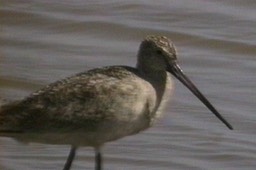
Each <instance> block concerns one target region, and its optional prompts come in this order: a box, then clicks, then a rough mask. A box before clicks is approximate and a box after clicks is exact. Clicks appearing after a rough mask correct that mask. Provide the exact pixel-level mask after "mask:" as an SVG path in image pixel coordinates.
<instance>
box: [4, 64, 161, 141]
mask: <svg viewBox="0 0 256 170" xmlns="http://www.w3.org/2000/svg"><path fill="white" fill-rule="evenodd" d="M156 101H157V95H156V91H155V89H154V87H153V85H152V84H151V83H150V82H148V81H146V80H145V79H143V78H142V77H141V76H140V75H139V73H138V72H137V69H135V68H131V67H124V66H112V67H104V68H100V69H94V70H90V71H88V72H84V73H79V74H77V75H74V76H71V77H68V78H66V79H63V80H61V81H57V82H55V83H53V84H50V85H48V86H46V87H44V88H43V89H41V90H39V91H37V92H35V93H33V94H32V95H30V96H29V97H27V98H25V99H23V100H21V101H17V102H13V103H10V104H7V105H4V106H3V107H2V108H1V109H0V134H1V133H5V134H10V133H11V132H24V133H45V132H47V133H51V132H52V133H69V132H71V131H72V132H74V131H76V132H83V133H86V132H88V133H90V134H93V133H94V132H97V133H98V134H99V132H102V133H108V136H106V138H109V139H104V140H114V139H116V138H119V137H120V136H126V135H129V134H134V133H137V132H138V131H140V130H143V129H145V128H147V127H148V126H149V125H150V121H151V119H152V115H151V114H152V112H155V111H156V107H157V102H156ZM136 126H137V127H136ZM111 131H112V132H113V134H112V135H109V133H110V132H111ZM112 138H113V139H112Z"/></svg>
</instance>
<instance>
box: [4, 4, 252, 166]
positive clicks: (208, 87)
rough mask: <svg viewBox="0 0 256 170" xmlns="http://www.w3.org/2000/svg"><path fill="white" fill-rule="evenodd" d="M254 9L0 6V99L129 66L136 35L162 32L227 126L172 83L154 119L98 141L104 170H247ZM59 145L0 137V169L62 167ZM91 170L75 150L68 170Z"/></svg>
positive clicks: (86, 153) (64, 150) (86, 156)
mask: <svg viewBox="0 0 256 170" xmlns="http://www.w3.org/2000/svg"><path fill="white" fill-rule="evenodd" d="M255 9H256V1H254V0H232V1H220V0H215V1H213V0H212V1H210V0H194V1H190V0H173V1H170V0H162V1H160V0H159V1H153V0H149V1H117V0H110V1H104V0H100V1H92V0H86V1H85V0H72V1H70V0H62V1H58V0H3V1H1V3H0V97H1V98H5V99H7V100H16V99H22V98H23V97H25V96H27V95H29V94H30V93H31V92H33V91H35V90H37V89H39V88H41V87H43V86H44V85H46V84H48V83H51V82H54V81H56V80H58V79H61V78H64V77H66V76H70V75H72V74H75V73H77V72H80V71H84V70H88V69H92V68H95V67H101V66H106V65H120V64H121V65H129V66H134V65H135V63H136V53H137V50H138V46H139V44H140V41H141V40H142V39H143V38H144V37H145V36H146V35H148V34H161V35H166V36H167V37H169V38H170V39H172V41H173V42H174V43H175V44H176V46H177V49H178V52H179V55H178V57H179V60H180V65H181V67H182V68H183V70H184V72H186V74H187V75H188V76H189V77H190V78H191V79H192V81H194V83H195V84H197V86H198V88H199V89H200V90H201V91H202V92H203V93H204V94H205V95H206V96H207V98H208V99H209V100H210V101H211V102H212V103H213V105H214V106H215V107H216V108H217V109H218V110H219V111H220V112H221V113H222V114H223V115H224V117H226V118H227V120H229V122H230V123H231V124H232V125H233V126H234V128H235V130H234V131H230V130H228V129H227V128H226V127H225V126H224V125H223V124H221V123H220V122H219V121H218V120H217V119H216V118H215V117H214V116H213V115H212V114H211V113H210V111H208V110H207V109H206V108H205V107H204V106H203V105H202V104H201V102H199V101H198V99H196V98H195V97H194V96H193V95H192V94H191V93H190V92H189V91H188V90H187V89H186V88H185V87H184V86H182V85H181V84H180V83H179V82H178V81H175V85H176V89H175V94H174V95H173V98H172V100H171V101H170V103H169V104H168V107H167V109H166V114H165V116H164V118H163V119H161V120H160V121H159V122H158V123H157V124H156V125H155V126H154V127H152V128H150V129H148V130H147V131H144V132H142V133H140V134H138V135H135V136H130V137H126V138H123V139H121V140H118V141H115V142H112V143H109V144H107V145H106V147H105V148H104V167H105V169H106V170H114V169H115V170H120V169H121V170H131V169H133V170H149V169H150V170H164V169H166V170H169V169H172V170H201V169H202V170H213V169H214V170H255V169H256V113H255V110H256V103H255V102H256V89H255V87H256V74H255V73H256V60H255V56H256V29H255V28H256V10H255ZM69 149H70V148H69V146H56V145H45V144H36V143H30V144H21V143H18V142H16V141H15V140H13V139H11V138H3V137H1V138H0V169H1V170H17V169H22V170H23V169H24V170H37V169H40V170H43V169H47V170H50V169H51V170H56V169H62V167H63V165H64V162H65V160H66V158H67V155H68V152H69ZM93 167H94V152H93V150H92V148H80V149H79V151H78V155H77V159H76V160H75V162H74V164H73V168H72V170H82V169H86V170H87V169H93Z"/></svg>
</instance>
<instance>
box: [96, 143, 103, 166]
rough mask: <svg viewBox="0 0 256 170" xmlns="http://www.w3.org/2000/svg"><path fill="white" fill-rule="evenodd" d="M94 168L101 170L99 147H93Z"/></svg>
mask: <svg viewBox="0 0 256 170" xmlns="http://www.w3.org/2000/svg"><path fill="white" fill-rule="evenodd" d="M95 170H102V155H101V151H100V147H97V148H95Z"/></svg>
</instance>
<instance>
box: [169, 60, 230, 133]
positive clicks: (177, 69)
mask: <svg viewBox="0 0 256 170" xmlns="http://www.w3.org/2000/svg"><path fill="white" fill-rule="evenodd" d="M167 71H169V72H170V73H172V74H173V75H174V76H175V77H176V78H177V79H178V80H180V81H181V82H182V83H183V84H184V85H185V86H186V87H187V88H188V89H189V90H190V91H191V92H192V93H193V94H194V95H196V97H197V98H198V99H199V100H201V102H203V103H204V105H205V106H206V107H207V108H208V109H209V110H211V111H212V113H213V114H214V115H215V116H216V117H217V118H219V120H220V121H222V122H223V123H224V124H225V125H226V126H227V127H228V128H229V129H230V130H233V127H232V126H231V125H230V124H229V123H228V122H227V121H226V119H224V118H223V117H222V116H221V114H220V113H219V112H218V111H217V110H216V109H215V108H214V107H213V105H212V104H211V103H210V102H209V101H208V100H207V99H206V98H205V97H204V95H203V94H202V93H201V92H200V91H199V90H198V89H197V87H196V86H195V85H194V84H193V83H192V82H191V81H190V80H189V78H188V77H187V76H186V75H185V74H184V73H183V71H182V70H181V68H180V67H179V65H178V64H177V63H176V62H174V63H171V64H170V66H169V67H168V68H167Z"/></svg>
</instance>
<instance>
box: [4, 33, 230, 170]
mask: <svg viewBox="0 0 256 170" xmlns="http://www.w3.org/2000/svg"><path fill="white" fill-rule="evenodd" d="M169 73H171V74H172V75H173V76H174V77H176V78H177V79H179V80H180V81H181V82H182V83H183V84H184V85H185V86H186V87H187V88H189V89H190V90H191V91H192V93H193V94H194V95H196V96H197V97H198V98H199V99H200V100H201V101H202V102H203V103H204V104H205V105H206V106H207V107H208V108H209V109H210V110H211V111H212V113H213V114H214V115H215V116H217V117H218V118H219V119H220V120H221V121H222V122H223V123H224V124H225V125H226V126H227V127H228V128H229V129H232V126H231V125H230V124H229V123H228V122H227V121H226V120H225V119H224V118H223V117H222V116H221V115H220V114H219V113H218V111H217V110H216V109H215V108H214V107H213V106H212V105H211V104H210V102H209V101H208V100H207V99H206V98H205V97H204V96H203V95H202V93H201V92H200V91H199V90H198V89H197V88H196V86H195V85H194V84H193V83H192V82H191V81H190V80H189V79H188V78H187V77H186V76H185V75H184V73H183V71H182V70H181V68H180V67H179V65H178V64H177V58H176V49H175V47H174V44H173V43H172V42H171V41H170V40H169V39H168V38H166V37H164V36H147V37H146V38H145V39H144V40H143V41H142V43H141V45H140V49H139V52H138V60H137V66H136V68H132V67H127V66H110V67H104V68H98V69H93V70H90V71H87V72H83V73H79V74H77V75H74V76H71V77H68V78H66V79H63V80H60V81H57V82H55V83H53V84H50V85H48V86H46V87H45V88H43V89H41V90H39V91H37V92H35V93H33V94H32V95H30V96H29V97H27V98H25V99H23V100H21V101H17V102H13V103H10V104H7V105H4V106H3V107H2V108H1V110H0V136H8V137H14V138H16V139H18V140H20V141H24V142H30V141H33V142H40V143H50V144H70V145H71V146H72V148H71V150H70V153H69V156H68V159H67V161H66V164H65V166H64V170H69V169H70V167H71V165H72V161H73V159H74V157H75V152H76V149H77V147H79V146H92V147H94V148H95V153H96V154H95V169H96V170H100V169H102V163H101V162H102V161H101V160H102V158H101V157H102V156H101V152H100V148H101V147H102V146H103V144H104V143H106V142H109V141H113V140H116V139H119V138H122V137H124V136H128V135H133V134H136V133H138V132H140V131H142V130H144V129H147V128H148V127H150V126H151V125H152V124H153V123H154V122H155V120H156V119H157V118H158V117H159V116H160V115H161V114H162V111H161V110H162V108H163V107H164V103H165V102H166V101H167V99H168V97H169V94H170V92H171V90H172V87H173V86H172V80H171V77H170V74H169Z"/></svg>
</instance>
